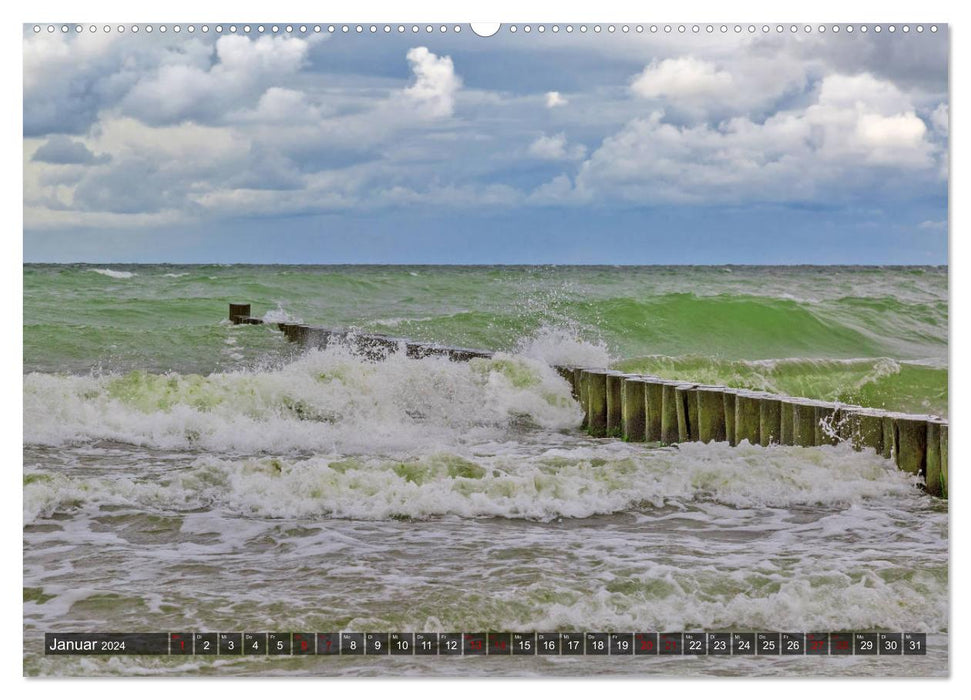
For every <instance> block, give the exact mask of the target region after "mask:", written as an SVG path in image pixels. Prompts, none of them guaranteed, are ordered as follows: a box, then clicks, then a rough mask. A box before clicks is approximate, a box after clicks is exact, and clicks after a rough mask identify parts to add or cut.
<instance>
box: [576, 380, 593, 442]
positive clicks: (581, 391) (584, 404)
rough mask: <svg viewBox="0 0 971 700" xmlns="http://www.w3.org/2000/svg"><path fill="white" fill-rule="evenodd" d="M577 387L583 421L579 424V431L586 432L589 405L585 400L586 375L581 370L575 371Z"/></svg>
mask: <svg viewBox="0 0 971 700" xmlns="http://www.w3.org/2000/svg"><path fill="white" fill-rule="evenodd" d="M576 377H577V387H578V389H579V394H580V408H582V409H583V420H582V421H581V422H580V429H581V430H586V429H587V426H588V424H589V421H590V405H589V399H588V398H587V374H586V371H584V370H583V369H578V370H576Z"/></svg>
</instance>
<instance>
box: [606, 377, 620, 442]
mask: <svg viewBox="0 0 971 700" xmlns="http://www.w3.org/2000/svg"><path fill="white" fill-rule="evenodd" d="M606 374H607V437H620V430H621V425H620V422H621V418H622V413H623V411H622V403H621V395H620V389H621V386H622V385H623V382H624V375H623V374H621V373H620V372H614V371H612V370H608V371H607V373H606Z"/></svg>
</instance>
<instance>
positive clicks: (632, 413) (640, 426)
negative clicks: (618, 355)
mask: <svg viewBox="0 0 971 700" xmlns="http://www.w3.org/2000/svg"><path fill="white" fill-rule="evenodd" d="M620 394H621V405H620V412H621V421H620V422H621V435H620V436H621V437H622V438H623V439H624V440H626V441H627V442H644V433H645V429H646V427H647V417H646V415H645V413H644V380H643V379H642V378H641V377H638V376H635V375H630V376H625V377H624V378H623V380H622V382H621V385H620Z"/></svg>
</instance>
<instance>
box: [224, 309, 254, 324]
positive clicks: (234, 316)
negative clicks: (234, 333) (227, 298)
mask: <svg viewBox="0 0 971 700" xmlns="http://www.w3.org/2000/svg"><path fill="white" fill-rule="evenodd" d="M249 317H250V305H249V304H230V305H229V320H230V321H232V322H233V324H234V325H237V326H238V325H239V324H241V323H243V319H244V318H249Z"/></svg>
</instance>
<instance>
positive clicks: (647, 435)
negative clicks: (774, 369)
mask: <svg viewBox="0 0 971 700" xmlns="http://www.w3.org/2000/svg"><path fill="white" fill-rule="evenodd" d="M557 371H558V372H559V373H560V375H561V376H562V377H563V378H564V379H566V380H567V381H568V382H569V383H570V386H571V387H572V390H573V395H574V397H575V398H576V399H577V400H578V401H579V402H580V405H581V407H582V408H583V410H584V417H583V426H582V427H583V428H585V429H586V430H587V432H589V434H590V435H592V436H594V437H619V438H622V439H624V440H628V441H631V442H656V443H660V444H662V445H673V444H677V443H680V442H727V443H729V444H730V445H738V444H739V443H741V442H743V441H748V442H749V443H750V444H752V445H762V446H764V447H768V446H769V445H796V446H801V447H813V446H817V445H836V444H838V443H840V442H849V443H851V444H852V445H853V447H854V448H855V449H857V450H863V449H867V448H869V449H872V450H875V451H876V452H877V453H878V454H881V455H883V456H884V457H886V458H888V459H893V460H894V462H895V463H896V464H897V466H898V467H900V468H901V469H903V470H904V471H907V472H910V473H912V474H921V475H922V476H924V477H925V484H926V486H925V488H926V490H927V492H928V493H930V494H933V495H935V496H941V497H945V498H946V497H947V444H948V435H947V428H948V424H947V421H945V420H943V419H940V418H937V417H934V416H917V415H908V414H902V413H892V412H888V411H881V410H877V409H872V408H863V407H861V406H848V405H844V404H839V403H834V402H826V401H816V400H812V399H802V398H794V397H790V396H779V395H776V394H768V393H765V392H759V391H749V390H746V389H734V388H729V387H723V386H708V385H704V384H694V383H691V382H685V381H679V380H671V379H662V378H660V377H654V376H647V375H639V374H624V373H622V372H616V371H612V370H606V369H586V368H579V367H557Z"/></svg>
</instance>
